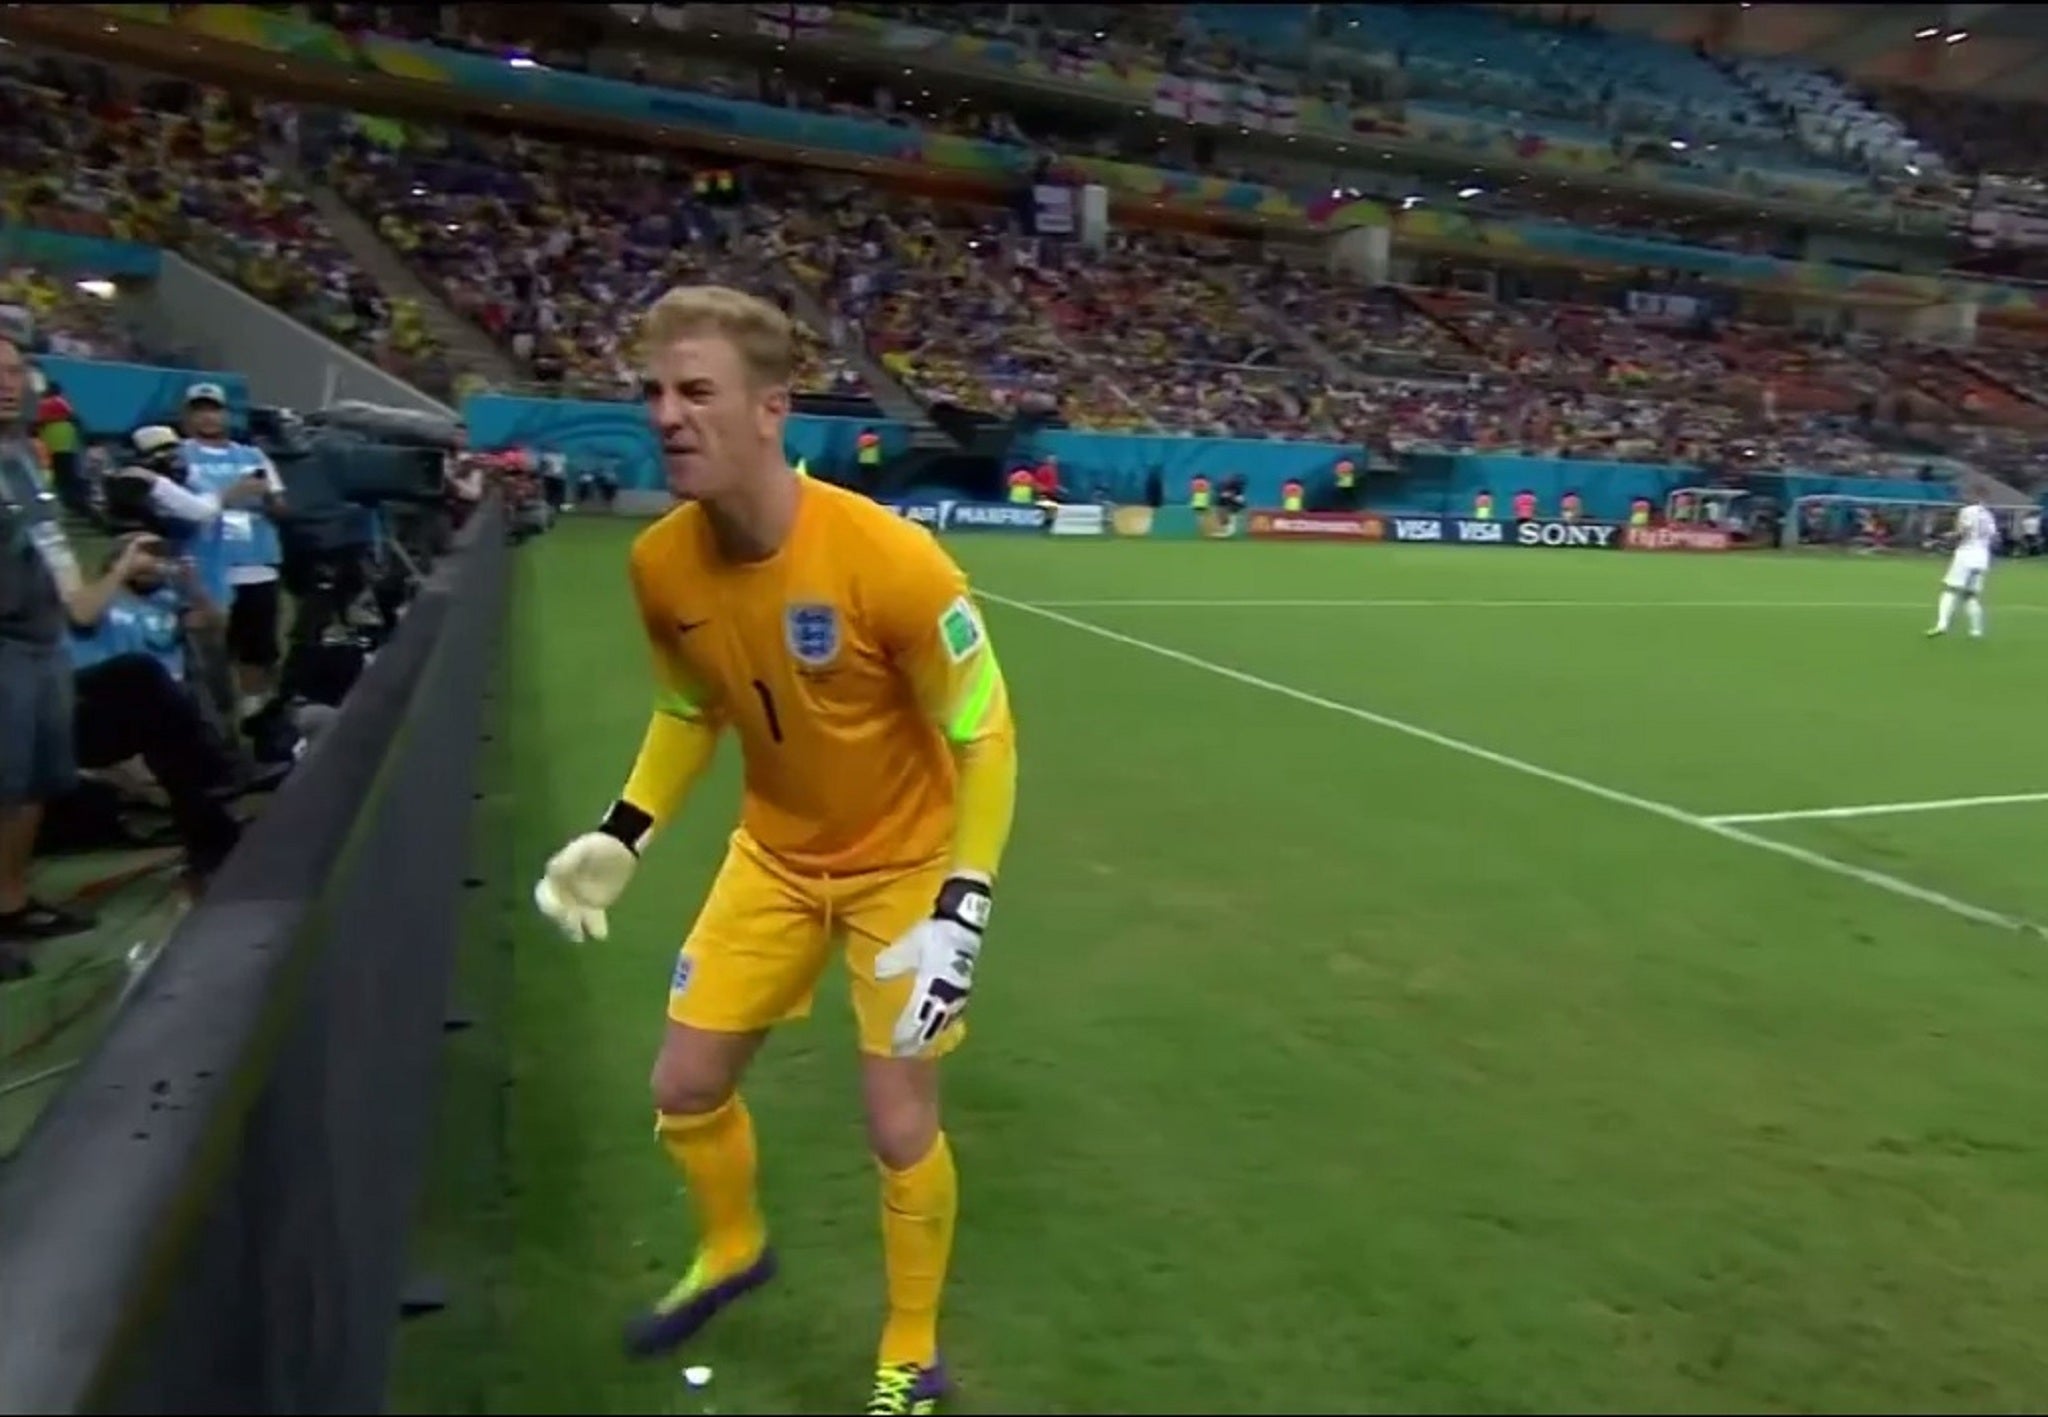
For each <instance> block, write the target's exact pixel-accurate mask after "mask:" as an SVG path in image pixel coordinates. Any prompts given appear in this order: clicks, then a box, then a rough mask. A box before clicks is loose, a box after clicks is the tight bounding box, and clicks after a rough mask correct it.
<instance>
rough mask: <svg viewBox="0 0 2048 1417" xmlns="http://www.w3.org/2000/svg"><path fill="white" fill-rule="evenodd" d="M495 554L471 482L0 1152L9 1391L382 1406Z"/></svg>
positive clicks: (491, 609) (480, 723)
mask: <svg viewBox="0 0 2048 1417" xmlns="http://www.w3.org/2000/svg"><path fill="white" fill-rule="evenodd" d="M509 577H510V553H509V551H508V549H507V546H506V543H505V536H504V523H503V519H502V517H501V516H500V514H499V512H498V509H497V507H496V506H495V504H490V505H486V506H484V507H483V508H480V509H479V511H478V513H477V515H476V516H475V517H473V518H472V519H471V521H470V524H469V526H468V527H466V528H465V530H464V534H463V536H462V538H461V539H460V541H459V542H458V544H457V548H456V549H455V550H454V551H453V552H452V553H451V554H450V555H449V556H447V557H446V558H444V559H443V561H442V562H441V564H440V565H439V566H438V567H436V569H435V570H434V572H433V573H432V574H431V575H430V576H429V577H428V580H427V583H426V585H425V586H424V587H423V588H422V590H421V591H420V594H419V596H418V597H417V599H416V600H415V601H414V603H413V605H412V608H411V610H410V611H409V612H408V613H407V615H406V617H405V619H404V621H403V622H402V623H401V625H400V626H399V629H398V631H397V633H396V634H395V635H393V637H392V638H391V641H390V642H389V643H388V644H387V645H386V646H385V648H384V649H383V651H382V652H381V653H380V654H379V655H378V656H377V657H376V659H375V661H374V662H373V663H372V664H371V665H370V666H369V668H368V669H367V670H366V671H365V673H364V674H363V676H362V678H361V680H360V681H359V682H358V683H357V684H356V686H355V688H354V690H353V691H352V692H351V693H350V695H349V698H348V700H347V702H346V703H345V704H344V706H343V708H342V711H341V713H340V714H339V715H337V716H336V718H335V720H334V723H333V725H332V726H331V727H330V728H329V729H328V731H327V732H326V733H325V734H324V735H323V736H322V738H321V739H320V741H319V742H318V744H317V745H316V746H315V748H314V750H313V751H312V752H311V753H310V754H308V756H307V758H306V760H305V761H304V762H303V763H301V764H300V766H299V767H298V769H297V770H296V771H295V772H294V773H293V774H292V776H291V778H290V780H289V781H288V782H287V783H286V785H285V786H284V787H283V788H282V789H281V790H280V791H279V793H278V795H277V797H276V799H275V800H274V801H273V802H272V803H271V804H270V807H269V810H267V811H266V812H265V813H264V814H263V816H262V818H261V820H260V821H259V822H258V823H257V825H256V826H255V827H254V828H253V829H252V830H250V831H249V832H248V833H247V835H246V836H245V837H244V839H243V841H242V844H241V845H240V846H239V847H238V848H237V849H236V851H235V853H234V855H233V856H232V857H231V858H230V859H229V861H228V862H227V864H226V865H225V866H224V867H223V868H222V869H221V871H220V872H219V874H218V875H217V876H216V877H215V879H214V881H213V883H212V885H211V886H210V888H209V889H208V891H207V893H206V896H205V898H204V899H203V900H202V901H201V902H200V904H199V905H198V906H197V907H196V908H195V909H194V910H193V912H192V913H191V914H190V915H189V916H187V917H186V918H185V919H184V920H183V921H182V922H181V923H180V924H179V926H178V927H177V930H176V932H175V933H174V934H173V936H172V937H171V939H170V940H169V941H168V942H167V943H166V945H165V947H164V949H163V952H162V954H161V956H160V957H159V958H158V960H157V961H156V963H155V965H154V966H153V967H152V968H151V970H150V971H149V973H148V974H147V975H146V976H145V977H144V979H143V980H142V981H141V983H140V984H139V985H138V987H137V989H136V991H135V993H134V995H133V996H132V997H131V998H130V999H129V1000H128V1001H127V1003H126V1005H125V1006H124V1007H123V1008H122V1009H121V1011H120V1012H119V1013H118V1014H117V1015H116V1016H115V1018H114V1020H113V1022H112V1025H111V1028H110V1030H109V1032H108V1033H107V1035H106V1037H105V1038H104V1040H103V1041H102V1042H101V1043H100V1045H99V1047H98V1049H97V1050H96V1051H95V1052H94V1053H93V1055H92V1056H91V1057H90V1058H89V1059H87V1060H86V1062H85V1063H84V1064H83V1065H82V1066H81V1067H80V1068H79V1070H78V1071H77V1072H76V1073H75V1074H74V1075H73V1077H72V1078H71V1079H70V1081H69V1083H68V1085H67V1086H66V1087H65V1089H64V1090H63V1091H62V1093H61V1094H60V1095H59V1096H58V1097H57V1099H56V1100H54V1101H53V1102H52V1104H51V1107H50V1110H49V1111H48V1112H47V1113H46V1114H45V1115H44V1116H43V1118H42V1119H41V1120H40V1122H39V1123H38V1125H37V1126H36V1128H35V1129H34V1131H33V1132H32V1134H31V1135H30V1137H29V1139H28V1141H27V1142H26V1144H25V1145H24V1147H23V1149H22V1150H21V1152H20V1153H18V1154H17V1156H16V1157H15V1159H14V1160H13V1161H12V1162H11V1163H9V1164H8V1165H7V1166H6V1167H5V1169H4V1170H0V1412H10V1413H13V1412H21V1413H45V1412H49V1413H71V1412H181V1413H197V1412H209V1413H212V1412H223V1413H241V1412H280V1413H364V1412H376V1411H380V1410H382V1405H383V1398H384V1383H385V1377H386V1371H387V1368H388V1365H389V1360H390V1351H391V1345H392V1342H393V1330H394V1328H395V1326H396V1323H397V1319H398V1314H399V1307H400V1300H401V1293H402V1290H403V1287H404V1283H405V1263H406V1257H405V1251H406V1237H407V1231H408V1228H409V1225H410V1222H411V1220H412V1218H413V1210H414V1206H415V1202H416V1198H417V1194H418V1190H419V1185H420V1181H421V1177H422V1175H423V1172H424V1170H425V1166H426V1160H427V1157H428V1155H429V1149H430V1146H431V1133H432V1128H433V1120H434V1118H433V1113H434V1108H435V1105H436V1101H437V1096H436V1095H437V1092H438V1073H439V1061H440V1058H439V1055H440V1051H441V1048H442V1043H443V1026H444V1023H445V1022H446V1019H447V1006H448V998H449V989H450V975H451V973H452V971H453V968H454V961H455V955H456V936H457V931H458V925H459V920H458V917H459V914H460V911H461V905H462V901H461V897H462V892H463V889H464V886H465V877H466V872H467V870H468V852H469V846H470V842H469V824H470V816H471V813H472V811H473V808H474V802H473V788H474V782H475V778H476V774H477V767H478V760H479V756H480V753H479V744H480V742H481V741H482V736H483V733H484V714H485V711H486V703H485V701H486V696H487V691H488V688H489V684H490V679H491V675H492V672H493V665H494V661H495V658H496V653H497V642H498V639H499V636H500V634H501V633H502V630H503V623H504V618H505V609H506V601H507V596H508V590H509V584H510V579H509Z"/></svg>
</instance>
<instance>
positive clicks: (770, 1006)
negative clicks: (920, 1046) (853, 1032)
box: [668, 831, 967, 1058]
mask: <svg viewBox="0 0 2048 1417" xmlns="http://www.w3.org/2000/svg"><path fill="white" fill-rule="evenodd" d="M946 866H947V863H946V861H944V860H943V859H941V860H939V861H935V862H933V863H932V864H930V865H928V866H919V867H914V868H912V869H910V870H889V871H870V872H866V873H863V874H859V875H850V876H834V877H830V878H825V877H818V876H806V875H799V874H797V873H796V872H794V871H792V870H791V869H790V868H789V867H787V866H785V865H783V864H782V863H781V862H779V861H777V860H776V859H775V858H774V857H772V856H770V855H769V854H768V853H767V852H766V851H764V850H762V849H761V847H760V846H759V845H758V844H757V843H756V842H755V841H754V840H753V838H751V837H749V836H748V835H747V834H746V833H745V832H739V831H736V832H734V833H733V834H732V846H731V847H730V849H728V850H727V852H726V854H725V862H724V864H723V865H721V866H720V867H719V868H718V878H717V879H716V880H714V881H713V882H712V883H711V894H710V895H709V896H707V897H706V898H705V901H704V908H703V909H702V910H700V911H699V912H698V913H697V923H696V924H695V925H694V926H693V927H692V928H691V930H690V937H689V939H687V940H685V941H684V942H683V948H682V952H681V953H680V954H678V955H677V956H676V969H675V977H674V978H673V979H671V980H670V981H669V990H668V1016H669V1017H670V1018H671V1019H673V1020H674V1021H675V1022H677V1023H680V1024H687V1025H688V1026H690V1027H691V1028H703V1029H710V1030H713V1031H716V1032H720V1033H755V1032H758V1031H760V1030H762V1029H766V1028H771V1027H773V1026H774V1025H776V1024H778V1023H783V1022H786V1021H788V1020H790V1019H800V1018H805V1017H807V1016H808V1015H809V1014H810V1012H811V995H812V992H813V991H814V990H815V989H816V988H817V984H818V980H819V979H820V978H822V977H823V975H824V973H825V965H826V963H827V962H828V961H829V960H830V959H831V956H832V947H833V946H834V944H836V943H839V942H841V941H843V942H844V943H845V946H846V968H847V971H848V973H849V974H850V976H851V979H852V984H853V1012H854V1017H855V1019H856V1020H857V1022H858V1023H859V1025H860V1050H861V1052H863V1053H871V1054H875V1055H877V1056H881V1057H887V1056H888V1055H889V1052H890V1035H891V1034H892V1033H893V1032H894V1030H895V1027H896V1019H897V1016H898V1015H899V1014H901V1013H902V1012H903V1006H904V1005H905V1004H906V1003H908V1002H909V1000H910V988H911V984H912V980H911V979H910V977H909V976H905V977H903V978H900V979H891V980H889V981H887V982H886V983H885V982H883V981H881V980H878V979H876V978H875V956H877V955H879V954H880V953H881V952H882V951H883V950H884V949H885V948H887V947H888V946H889V945H890V944H892V943H894V942H895V941H896V940H897V939H898V938H899V937H901V936H902V935H903V934H904V932H906V931H907V930H909V929H910V927H911V926H913V925H915V924H916V923H917V922H918V921H920V920H922V919H924V918H925V917H926V916H927V915H929V914H931V909H932V902H933V901H934V900H935V899H937V897H938V893H939V886H940V885H941V884H942V883H943V882H944V881H945V879H946ZM966 1032H967V1026H966V1024H965V1023H964V1022H963V1023H956V1024H954V1025H953V1027H951V1028H949V1029H947V1030H946V1032H944V1033H942V1034H940V1035H939V1037H938V1038H937V1039H936V1040H934V1042H933V1043H932V1045H931V1047H930V1048H928V1049H926V1050H925V1054H924V1056H925V1057H928V1058H939V1057H943V1056H945V1055H946V1054H947V1053H950V1052H952V1051H953V1049H955V1048H957V1047H958V1046H959V1045H960V1043H961V1041H962V1039H964V1038H965V1036H966Z"/></svg>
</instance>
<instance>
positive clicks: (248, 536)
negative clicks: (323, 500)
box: [183, 383, 285, 724]
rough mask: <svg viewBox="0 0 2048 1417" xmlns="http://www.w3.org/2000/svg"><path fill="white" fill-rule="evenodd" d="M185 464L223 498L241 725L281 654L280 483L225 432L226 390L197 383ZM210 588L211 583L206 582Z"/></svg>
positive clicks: (256, 706)
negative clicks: (278, 521)
mask: <svg viewBox="0 0 2048 1417" xmlns="http://www.w3.org/2000/svg"><path fill="white" fill-rule="evenodd" d="M183 452H184V458H185V467H186V469H187V473H188V476H189V478H190V482H191V485H192V489H193V490H194V491H196V492H210V493H213V494H214V495H215V496H218V497H220V498H221V500H222V502H223V504H224V505H225V510H224V511H223V512H222V514H221V522H220V525H221V541H222V547H223V550H224V552H225V555H226V570H227V584H226V586H225V587H223V588H219V599H220V602H221V604H222V605H223V606H225V607H226V609H227V617H228V618H227V650H228V654H229V656H230V658H231V659H232V661H233V664H234V677H235V690H236V695H237V699H236V704H235V715H234V716H235V720H236V722H237V723H242V724H246V723H247V722H248V720H249V719H251V718H253V717H255V716H256V715H257V714H258V713H260V712H261V711H262V710H263V708H264V707H265V706H266V705H267V704H269V703H270V701H271V700H272V698H273V697H275V695H276V693H277V688H278V682H277V670H278V664H279V661H280V659H281V658H282V642H281V637H280V635H279V630H280V628H281V619H282V605H281V603H280V595H281V589H280V567H282V565H283V564H284V541H283V538H282V537H280V536H279V534H278V529H277V519H278V518H279V517H281V516H283V515H284V511H285V505H284V483H283V482H282V481H280V480H279V478H278V475H277V468H276V467H275V466H273V465H272V463H271V461H270V455H269V454H267V453H265V452H264V451H263V450H262V449H261V448H257V447H252V446H251V445H250V444H248V443H243V442H238V441H236V440H235V439H234V438H232V437H231V436H229V433H228V406H227V393H226V391H225V390H223V389H222V388H221V386H220V385H218V384H208V383H199V384H194V385H192V387H191V388H189V389H187V390H186V391H185V443H184V448H183ZM210 588H212V587H210Z"/></svg>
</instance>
